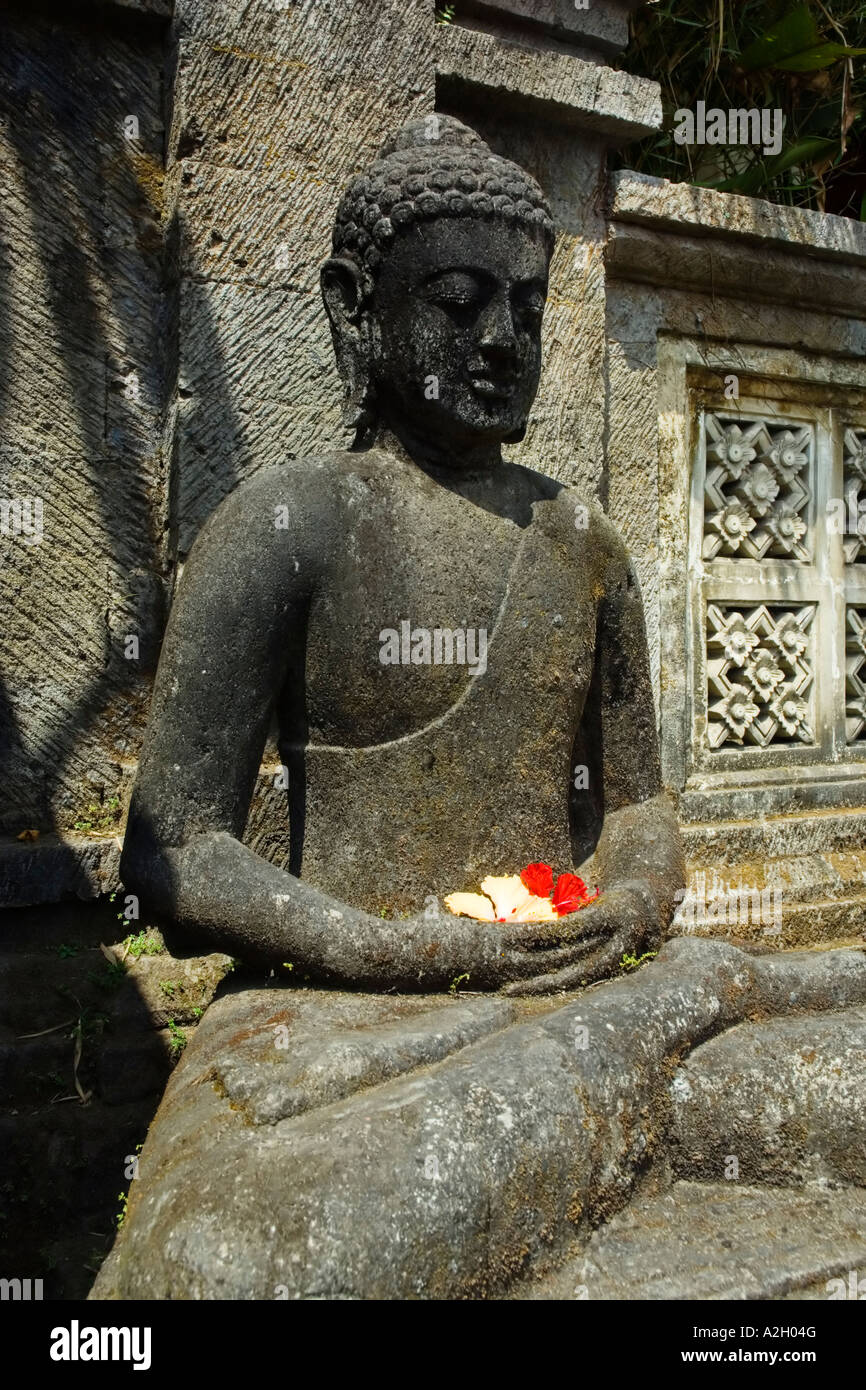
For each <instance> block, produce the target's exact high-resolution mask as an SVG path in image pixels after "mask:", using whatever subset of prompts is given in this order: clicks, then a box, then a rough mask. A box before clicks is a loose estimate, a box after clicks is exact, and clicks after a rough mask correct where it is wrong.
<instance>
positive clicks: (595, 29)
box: [472, 0, 643, 54]
mask: <svg viewBox="0 0 866 1390" xmlns="http://www.w3.org/2000/svg"><path fill="white" fill-rule="evenodd" d="M641 4H643V0H592V4H590V5H588V6H587V8H586V9H585V10H578V9H575V6H574V0H472V11H473V14H474V15H475V16H476V17H477V18H478V19H480V20H482V21H483V20H484V19H486V18H487V17H488V16H492V17H495V18H496V19H505V20H512V21H513V20H517V21H518V23H523V22H527V23H528V24H530V25H531V26H532V28H533V29H538V30H540V31H541V32H542V33H544V34H550V35H552V36H553V37H554V38H559V39H565V40H566V41H568V42H571V43H580V44H585V45H586V46H587V47H589V48H597V49H598V50H599V51H600V52H602V53H610V54H615V53H620V52H622V50H623V49H624V48H625V47H626V45H627V44H628V17H629V14H630V13H631V11H632V10H635V9H637V7H638V5H641Z"/></svg>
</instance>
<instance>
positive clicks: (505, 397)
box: [469, 376, 516, 401]
mask: <svg viewBox="0 0 866 1390" xmlns="http://www.w3.org/2000/svg"><path fill="white" fill-rule="evenodd" d="M469 384H470V386H471V387H472V389H473V391H476V392H477V393H478V395H479V396H486V397H487V398H488V399H489V400H493V401H509V400H511V397H512V396H513V395H514V392H515V390H516V383H514V382H512V383H505V382H498V381H495V380H494V379H493V378H492V377H489V376H470V378H469Z"/></svg>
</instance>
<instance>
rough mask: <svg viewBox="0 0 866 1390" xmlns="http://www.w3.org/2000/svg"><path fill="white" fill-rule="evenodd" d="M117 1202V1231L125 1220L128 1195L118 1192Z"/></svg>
mask: <svg viewBox="0 0 866 1390" xmlns="http://www.w3.org/2000/svg"><path fill="white" fill-rule="evenodd" d="M117 1200H118V1202H119V1203H120V1211H119V1212H118V1213H117V1229H118V1230H120V1228H121V1226H122V1225H123V1223H124V1221H125V1220H126V1208H127V1206H128V1205H129V1193H128V1192H118V1194H117Z"/></svg>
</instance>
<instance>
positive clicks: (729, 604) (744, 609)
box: [690, 395, 866, 773]
mask: <svg viewBox="0 0 866 1390" xmlns="http://www.w3.org/2000/svg"><path fill="white" fill-rule="evenodd" d="M696 443H697V453H696V456H695V458H694V461H693V472H692V502H691V520H690V537H691V540H690V554H691V569H692V573H691V585H690V588H691V593H692V627H691V631H692V634H693V646H692V671H693V679H692V691H693V722H694V732H693V739H694V742H693V759H694V763H695V766H696V768H703V769H705V770H706V771H707V772H712V771H719V772H722V773H723V772H724V771H725V769H729V770H731V771H733V770H734V769H736V768H742V769H751V768H755V769H759V768H761V767H767V768H785V767H796V766H798V765H802V764H804V763H805V764H816V765H817V764H836V765H840V764H842V763H844V762H845V760H846V758H848V759H850V757H851V755H852V754H853V753H855V752H856V751H857V750H858V749H859V753H860V756H862V755H863V753H864V752H866V421H864V420H863V419H862V418H861V419H850V418H846V417H845V416H844V414H843V413H842V412H841V411H839V410H835V409H832V408H826V407H824V406H823V405H821V406H818V405H814V406H807V405H803V406H796V405H792V404H791V403H790V401H783V400H781V399H780V400H778V401H773V400H769V399H767V397H766V396H765V395H762V396H761V397H760V398H757V397H756V398H754V399H750V398H749V397H747V396H745V395H744V396H742V397H741V398H740V399H739V400H738V401H737V402H736V403H731V402H728V401H725V402H724V403H722V402H721V400H719V401H718V402H717V403H716V402H713V401H712V400H711V399H710V398H708V397H707V396H706V395H705V396H704V397H703V405H702V407H701V408H699V410H698V419H697V435H696Z"/></svg>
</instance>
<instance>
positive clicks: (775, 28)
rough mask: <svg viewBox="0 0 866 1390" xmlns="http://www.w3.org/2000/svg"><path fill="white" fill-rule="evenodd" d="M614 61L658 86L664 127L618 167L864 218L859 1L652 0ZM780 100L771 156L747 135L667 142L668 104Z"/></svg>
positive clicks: (865, 88) (863, 38) (865, 131)
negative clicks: (744, 138) (777, 137)
mask: <svg viewBox="0 0 866 1390" xmlns="http://www.w3.org/2000/svg"><path fill="white" fill-rule="evenodd" d="M631 22H632V40H631V43H630V45H629V48H628V50H627V53H626V55H625V60H624V66H625V67H627V68H628V69H629V70H630V71H631V72H635V73H638V74H641V75H643V76H648V77H654V78H655V79H656V80H657V81H659V82H660V83H661V86H662V102H663V107H664V129H663V132H662V133H661V134H658V135H654V136H651V137H650V138H649V139H648V140H644V141H641V142H640V143H639V144H637V145H632V146H629V147H628V148H627V149H626V150H625V151H624V153H623V154H622V156H621V158H620V163H621V164H622V165H624V166H626V167H628V168H632V169H638V170H641V171H642V172H644V173H647V174H655V175H657V176H660V177H662V178H667V179H672V180H673V181H674V182H688V183H694V184H698V185H702V186H704V187H708V188H717V189H722V190H725V191H727V192H732V193H745V194H749V195H751V196H753V197H761V198H769V199H771V200H772V201H773V202H778V203H787V204H789V205H791V206H800V207H809V208H814V209H818V210H821V211H827V212H834V213H840V214H843V215H845V216H848V217H853V218H860V219H861V220H862V219H863V217H864V212H866V196H864V194H863V180H864V177H866V114H864V109H866V64H864V62H863V55H864V54H866V3H864V0H659V3H658V4H653V5H643V6H641V7H640V9H638V10H637V11H636V12H635V13H634V15H633V16H632V21H631ZM698 101H704V102H706V106H707V110H710V109H711V108H713V107H717V108H720V109H722V110H723V111H725V112H727V111H729V110H742V109H744V108H745V109H753V108H755V109H758V110H762V109H769V110H771V111H773V110H776V109H779V110H781V111H782V113H783V115H784V118H785V127H784V135H783V143H782V148H781V150H780V152H779V153H778V154H777V155H770V156H765V155H764V154H763V153H762V150H761V147H760V146H757V145H677V144H676V143H675V141H674V139H673V133H672V128H673V124H674V113H675V112H676V111H677V110H683V109H684V110H689V111H694V110H695V108H696V104H697V102H698Z"/></svg>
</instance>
